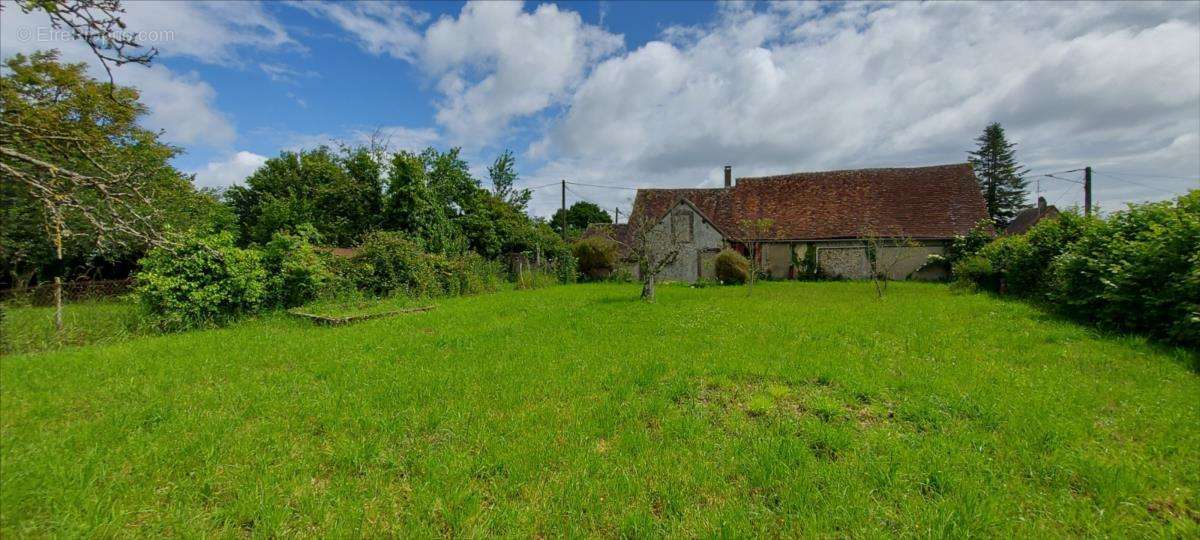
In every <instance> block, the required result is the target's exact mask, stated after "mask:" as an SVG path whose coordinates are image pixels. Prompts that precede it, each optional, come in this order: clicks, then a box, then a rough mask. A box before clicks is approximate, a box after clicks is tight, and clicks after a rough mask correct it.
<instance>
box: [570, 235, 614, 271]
mask: <svg viewBox="0 0 1200 540" xmlns="http://www.w3.org/2000/svg"><path fill="white" fill-rule="evenodd" d="M617 253H618V246H617V243H616V242H614V241H612V240H610V239H608V238H604V237H602V236H592V237H590V238H584V239H582V240H579V241H577V242H575V243H574V244H572V246H571V254H572V255H574V256H575V260H576V261H578V265H579V273H580V275H582V276H583V277H585V278H587V279H589V280H592V281H598V280H602V279H606V278H608V277H609V276H610V275H612V273H613V269H614V268H616V266H617Z"/></svg>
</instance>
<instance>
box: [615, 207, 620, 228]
mask: <svg viewBox="0 0 1200 540" xmlns="http://www.w3.org/2000/svg"><path fill="white" fill-rule="evenodd" d="M620 222H621V207H620V206H618V207H616V208H613V225H616V224H618V223H620Z"/></svg>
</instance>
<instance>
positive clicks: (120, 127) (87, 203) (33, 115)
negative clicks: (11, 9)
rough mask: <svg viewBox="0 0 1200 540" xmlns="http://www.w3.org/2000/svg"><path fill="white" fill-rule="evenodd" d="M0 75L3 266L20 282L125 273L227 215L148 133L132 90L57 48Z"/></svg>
mask: <svg viewBox="0 0 1200 540" xmlns="http://www.w3.org/2000/svg"><path fill="white" fill-rule="evenodd" d="M6 66H7V69H6V70H5V72H4V73H3V74H2V75H0V82H2V84H0V126H2V127H3V129H2V130H0V171H2V174H3V179H4V181H3V182H0V202H2V203H3V219H4V224H3V227H0V266H2V267H3V272H4V274H5V275H6V277H7V278H8V280H9V281H10V283H13V284H17V285H21V284H27V283H29V282H30V281H31V280H34V279H38V280H45V279H49V278H58V279H59V280H61V279H62V278H65V277H70V276H72V275H79V274H91V275H94V274H95V273H97V272H101V271H103V270H104V269H106V268H124V269H126V270H127V269H129V268H131V267H132V266H133V264H134V262H135V261H136V260H137V259H138V258H140V257H141V255H142V254H143V253H145V251H146V250H147V249H149V248H150V247H151V246H153V245H156V244H159V243H163V242H165V241H166V240H167V237H168V235H169V234H173V233H175V232H181V231H186V230H190V229H195V228H199V229H206V230H207V229H212V228H214V227H219V226H218V225H215V223H216V222H217V221H221V222H225V223H227V222H228V219H227V218H228V214H226V213H224V211H223V210H222V208H221V205H220V204H218V202H217V201H216V200H215V199H214V198H213V196H212V194H211V193H201V192H197V191H196V190H195V189H194V188H193V186H192V184H191V179H190V178H188V177H187V176H184V175H183V174H181V173H180V172H179V171H178V170H176V169H175V168H173V167H172V166H171V165H170V163H169V160H170V159H171V158H173V157H174V156H176V155H177V154H178V153H179V150H178V149H177V148H175V147H173V146H170V145H167V144H165V143H163V142H161V141H160V140H159V138H158V137H159V135H158V134H157V133H155V132H152V131H149V130H146V129H142V128H141V127H140V125H139V124H138V121H139V119H140V118H141V116H142V115H144V114H145V112H146V109H145V107H144V106H143V105H142V104H141V103H140V102H139V101H138V93H137V91H136V90H134V89H132V88H127V87H121V86H111V85H109V84H108V83H102V82H99V81H97V80H95V79H92V78H91V77H89V76H87V74H86V71H85V66H84V65H83V64H62V63H60V62H59V61H58V53H57V52H54V51H50V52H39V53H35V54H33V55H31V56H24V55H20V54H18V55H14V56H13V57H12V58H10V59H9V60H8V61H7V62H6Z"/></svg>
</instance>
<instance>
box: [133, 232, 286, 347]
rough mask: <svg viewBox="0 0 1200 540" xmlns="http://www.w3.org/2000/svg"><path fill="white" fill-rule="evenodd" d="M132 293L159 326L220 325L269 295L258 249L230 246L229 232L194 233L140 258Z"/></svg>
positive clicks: (257, 306)
mask: <svg viewBox="0 0 1200 540" xmlns="http://www.w3.org/2000/svg"><path fill="white" fill-rule="evenodd" d="M137 279H138V287H137V294H138V297H139V298H140V300H141V305H142V307H143V309H144V310H145V312H146V314H147V315H148V317H149V320H150V322H151V324H153V325H154V326H155V327H157V328H159V329H161V330H182V329H187V328H198V327H205V326H213V325H220V324H223V323H226V322H229V321H230V320H233V319H236V318H237V317H240V316H242V315H246V314H249V313H255V312H257V311H258V310H259V309H261V308H262V307H263V304H264V303H265V302H267V300H268V299H269V298H270V296H271V295H272V292H273V291H269V290H268V289H267V272H266V270H265V269H264V268H263V265H262V253H260V252H259V251H257V250H251V249H242V248H239V247H237V246H235V245H234V241H233V235H232V234H231V233H228V232H226V233H219V234H213V235H203V236H200V235H196V236H191V237H188V238H185V239H183V240H182V243H181V244H180V245H179V246H177V247H174V248H172V249H169V250H168V249H161V248H160V249H156V250H153V251H151V252H150V254H149V255H148V256H146V258H145V259H143V260H142V270H141V272H138V275H137Z"/></svg>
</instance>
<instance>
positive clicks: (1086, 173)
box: [1083, 167, 1092, 216]
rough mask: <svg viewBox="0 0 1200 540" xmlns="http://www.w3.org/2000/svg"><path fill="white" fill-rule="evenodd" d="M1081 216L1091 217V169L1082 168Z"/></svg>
mask: <svg viewBox="0 0 1200 540" xmlns="http://www.w3.org/2000/svg"><path fill="white" fill-rule="evenodd" d="M1083 215H1085V216H1090V215H1092V168H1091V167H1084V168H1083Z"/></svg>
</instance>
